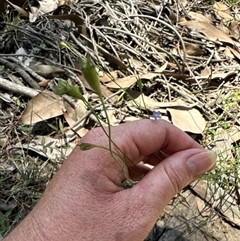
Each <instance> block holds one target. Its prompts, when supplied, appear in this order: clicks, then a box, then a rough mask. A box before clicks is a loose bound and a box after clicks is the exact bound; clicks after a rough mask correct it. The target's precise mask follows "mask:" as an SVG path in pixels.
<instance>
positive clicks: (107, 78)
mask: <svg viewBox="0 0 240 241" xmlns="http://www.w3.org/2000/svg"><path fill="white" fill-rule="evenodd" d="M117 77H118V73H117V71H112V72H110V75H108V74H104V75H103V76H101V77H99V79H100V81H101V82H102V83H107V82H110V81H111V80H112V79H117Z"/></svg>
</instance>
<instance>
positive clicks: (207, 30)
mask: <svg viewBox="0 0 240 241" xmlns="http://www.w3.org/2000/svg"><path fill="white" fill-rule="evenodd" d="M179 25H181V26H186V27H188V28H190V29H191V30H195V31H198V32H200V33H202V34H204V35H205V36H206V37H208V38H209V39H211V40H214V41H216V40H218V41H222V42H226V43H230V44H233V45H234V44H238V45H239V43H238V42H236V41H234V40H232V39H231V38H230V37H229V36H228V35H227V34H225V33H223V32H222V31H220V30H219V29H217V28H215V27H214V26H213V25H211V24H210V23H208V22H200V21H197V20H189V21H188V20H187V19H186V18H181V19H180V21H179Z"/></svg>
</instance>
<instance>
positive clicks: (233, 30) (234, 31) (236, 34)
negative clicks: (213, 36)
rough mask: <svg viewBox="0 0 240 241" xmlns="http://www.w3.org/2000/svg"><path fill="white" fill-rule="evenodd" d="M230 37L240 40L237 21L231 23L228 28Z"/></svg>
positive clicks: (239, 25)
mask: <svg viewBox="0 0 240 241" xmlns="http://www.w3.org/2000/svg"><path fill="white" fill-rule="evenodd" d="M229 31H230V35H231V36H232V37H234V38H235V39H239V38H240V23H239V21H236V20H235V21H232V22H231V23H230V27H229Z"/></svg>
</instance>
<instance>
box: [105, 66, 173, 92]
mask: <svg viewBox="0 0 240 241" xmlns="http://www.w3.org/2000/svg"><path fill="white" fill-rule="evenodd" d="M167 64H168V63H167V62H166V63H165V64H164V65H163V66H162V67H160V68H159V69H156V70H155V71H154V72H149V73H147V74H143V75H140V76H135V75H131V76H127V77H124V78H120V79H117V80H116V81H114V82H110V83H108V84H106V86H107V87H108V88H111V89H121V88H122V89H127V88H129V87H131V86H132V85H133V84H135V83H136V82H137V79H138V78H139V79H142V80H144V79H146V80H152V79H153V78H155V77H156V76H158V75H159V74H160V73H162V72H163V71H164V70H165V69H166V67H167Z"/></svg>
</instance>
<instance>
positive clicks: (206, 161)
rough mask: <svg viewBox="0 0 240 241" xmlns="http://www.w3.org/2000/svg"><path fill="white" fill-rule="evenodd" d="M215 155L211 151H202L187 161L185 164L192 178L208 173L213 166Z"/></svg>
mask: <svg viewBox="0 0 240 241" xmlns="http://www.w3.org/2000/svg"><path fill="white" fill-rule="evenodd" d="M216 160H217V155H216V154H215V153H214V152H212V151H204V152H201V153H199V154H197V155H194V156H191V157H190V158H189V159H187V161H186V164H187V166H188V168H189V169H190V170H191V172H192V174H193V176H195V177H197V176H200V175H202V174H203V173H205V172H207V171H209V170H210V169H211V168H212V167H213V166H214V165H215V164H216Z"/></svg>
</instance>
